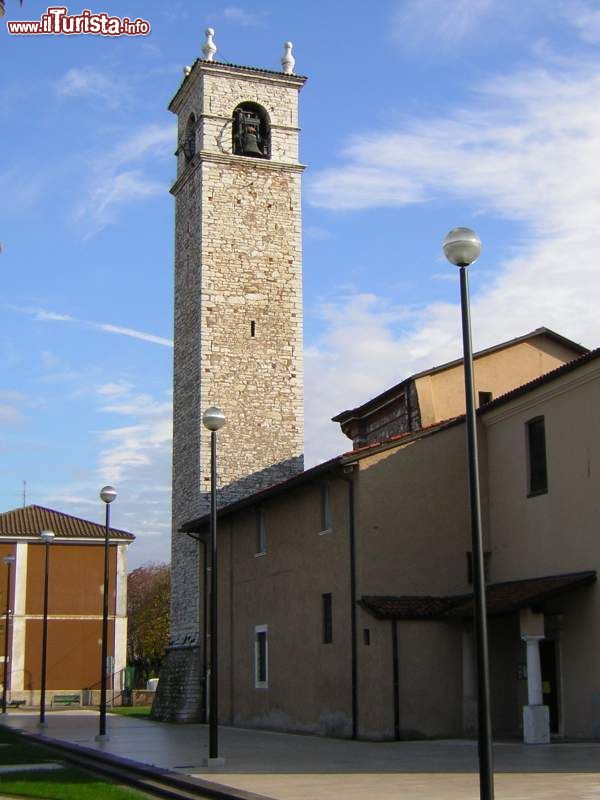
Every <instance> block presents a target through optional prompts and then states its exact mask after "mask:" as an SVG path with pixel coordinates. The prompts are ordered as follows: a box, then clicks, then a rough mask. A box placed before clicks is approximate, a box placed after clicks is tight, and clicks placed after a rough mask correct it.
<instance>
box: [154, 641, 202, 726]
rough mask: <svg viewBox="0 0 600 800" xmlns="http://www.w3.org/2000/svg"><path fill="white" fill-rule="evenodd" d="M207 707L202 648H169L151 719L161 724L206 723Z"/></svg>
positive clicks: (190, 646) (195, 646)
mask: <svg viewBox="0 0 600 800" xmlns="http://www.w3.org/2000/svg"><path fill="white" fill-rule="evenodd" d="M203 707H204V687H203V675H202V659H201V650H200V647H198V645H186V646H179V647H172V648H169V649H168V650H167V652H166V653H165V657H164V659H163V663H162V667H161V670H160V680H159V681H158V686H157V688H156V696H155V698H154V703H153V704H152V711H151V714H150V716H151V718H152V719H156V720H159V721H160V722H204V716H203Z"/></svg>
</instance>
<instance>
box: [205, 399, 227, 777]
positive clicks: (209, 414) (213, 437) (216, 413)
mask: <svg viewBox="0 0 600 800" xmlns="http://www.w3.org/2000/svg"><path fill="white" fill-rule="evenodd" d="M202 423H203V424H204V427H205V428H207V429H208V430H209V431H210V544H211V559H210V587H211V588H210V712H209V719H208V726H209V741H208V764H209V765H215V766H216V765H221V764H224V763H225V759H223V758H219V660H218V640H219V630H218V590H219V582H218V575H217V571H218V559H217V431H218V430H219V429H220V428H222V427H223V425H225V415H224V414H223V412H222V411H221V409H220V408H216V407H215V406H211V408H207V409H206V411H205V412H204V414H203V416H202Z"/></svg>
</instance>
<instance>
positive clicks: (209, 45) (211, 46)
mask: <svg viewBox="0 0 600 800" xmlns="http://www.w3.org/2000/svg"><path fill="white" fill-rule="evenodd" d="M204 33H205V34H206V41H205V42H204V45H203V47H202V52H203V53H204V58H205V59H206V61H212V60H213V58H214V55H215V53H216V52H217V46H216V44H215V43H214V42H213V36H214V35H215V30H214V28H207V29H206V30H205V31H204Z"/></svg>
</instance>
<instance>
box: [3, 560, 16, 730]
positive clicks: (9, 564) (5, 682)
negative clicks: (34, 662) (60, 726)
mask: <svg viewBox="0 0 600 800" xmlns="http://www.w3.org/2000/svg"><path fill="white" fill-rule="evenodd" d="M2 561H3V562H4V563H5V564H6V568H7V569H6V614H5V617H4V675H3V682H2V713H3V714H6V692H7V688H8V676H9V674H10V673H9V671H8V660H9V659H8V623H9V620H10V571H11V568H12V565H13V564H14V563H15V557H14V556H4V558H3V559H2Z"/></svg>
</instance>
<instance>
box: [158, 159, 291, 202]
mask: <svg viewBox="0 0 600 800" xmlns="http://www.w3.org/2000/svg"><path fill="white" fill-rule="evenodd" d="M240 159H241V161H240ZM203 161H211V162H213V163H215V164H235V165H236V166H237V167H239V166H243V165H244V162H245V163H246V166H247V167H248V168H250V169H254V168H258V169H266V170H275V171H277V170H280V171H281V172H300V173H302V172H304V170H305V169H306V166H305V165H304V164H289V163H288V162H285V161H271V160H267V159H265V160H262V159H258V158H251V157H250V156H237V155H236V156H234V155H230V154H229V153H213V152H212V151H209V150H201V151H200V152H199V153H196V155H195V156H194V158H193V159H192V160H191V161H190V163H189V164H188V165H187V167H186V169H185V171H184V172H182V174H181V175H180V176H179V177H178V178H177V180H176V181H175V183H174V184H173V185H172V186H171V188H170V189H169V192H170V193H171V194H172V195H176V194H177V193H178V192H179V191H180V190H181V189H182V187H183V186H185V184H186V183H187V182H188V180H189V179H190V178H191V176H192V175H193V174H194V172H195V171H196V168H197V167H198V165H199V164H201V163H202V162H203Z"/></svg>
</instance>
